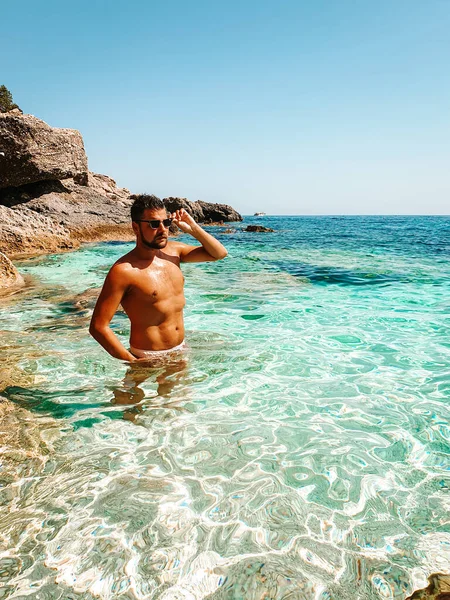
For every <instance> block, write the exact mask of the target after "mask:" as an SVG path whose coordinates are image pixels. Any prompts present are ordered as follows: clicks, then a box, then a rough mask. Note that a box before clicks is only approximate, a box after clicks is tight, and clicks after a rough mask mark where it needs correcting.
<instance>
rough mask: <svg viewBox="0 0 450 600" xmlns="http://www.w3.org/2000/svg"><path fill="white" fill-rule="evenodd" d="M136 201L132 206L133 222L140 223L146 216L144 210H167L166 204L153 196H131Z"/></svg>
mask: <svg viewBox="0 0 450 600" xmlns="http://www.w3.org/2000/svg"><path fill="white" fill-rule="evenodd" d="M130 197H131V199H132V200H134V202H133V204H132V206H131V220H132V221H139V219H141V218H142V215H143V214H144V210H146V209H147V208H150V209H152V210H160V209H161V208H162V209H163V210H165V209H166V207H165V206H164V202H163V201H162V200H161V199H160V198H158V197H157V196H154V195H153V194H135V195H133V196H130Z"/></svg>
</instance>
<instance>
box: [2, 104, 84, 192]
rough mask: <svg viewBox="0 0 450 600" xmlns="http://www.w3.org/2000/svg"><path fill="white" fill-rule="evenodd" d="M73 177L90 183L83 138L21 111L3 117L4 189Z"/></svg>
mask: <svg viewBox="0 0 450 600" xmlns="http://www.w3.org/2000/svg"><path fill="white" fill-rule="evenodd" d="M68 177H73V178H74V179H75V180H76V182H77V183H78V184H80V185H87V183H88V162H87V156H86V152H85V150H84V145H83V138H82V137H81V134H80V133H79V132H78V131H76V130H75V129H59V128H56V127H50V126H49V125H47V123H44V121H41V120H40V119H37V118H36V117H34V116H33V115H22V114H19V113H18V111H13V112H10V113H2V114H0V189H2V188H6V187H10V186H22V185H25V184H28V183H35V182H37V181H44V180H59V179H66V178H68Z"/></svg>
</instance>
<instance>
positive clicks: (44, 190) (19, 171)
mask: <svg viewBox="0 0 450 600" xmlns="http://www.w3.org/2000/svg"><path fill="white" fill-rule="evenodd" d="M132 203H133V196H132V195H131V194H130V192H129V190H127V189H126V188H121V187H118V186H117V185H116V182H115V181H114V180H113V179H111V178H110V177H108V176H106V175H99V174H97V173H92V172H90V171H89V169H88V159H87V156H86V152H85V150H84V144H83V138H82V136H81V134H80V133H79V132H78V131H76V130H74V129H60V128H55V127H50V126H49V125H47V123H44V121H41V120H40V119H37V118H36V117H34V116H32V115H23V114H21V113H20V111H18V110H13V111H10V112H8V113H3V114H0V251H1V252H4V253H5V254H7V255H9V256H10V257H19V256H27V255H35V254H46V253H54V252H63V251H68V250H75V249H76V248H78V247H79V245H80V243H82V242H94V241H102V240H121V241H129V240H132V239H134V234H133V231H132V228H131V223H130V207H131V204H132ZM164 203H165V205H166V207H167V210H168V211H170V212H173V211H175V210H177V209H179V208H185V209H186V210H187V211H188V212H190V213H191V214H192V216H193V217H194V218H195V219H196V220H197V221H198V222H200V223H210V222H217V221H242V217H241V215H240V214H239V213H238V212H236V211H235V210H234V209H233V208H232V207H231V206H228V205H225V204H210V203H208V202H202V201H200V200H198V201H196V202H192V201H189V200H187V199H186V198H174V197H169V198H165V199H164ZM8 269H9V266H8V268H6V266H5V264H4V263H3V262H2V263H1V266H0V272H1V273H3V276H2V277H1V278H0V287H7V283H8V282H13V281H14V278H12V277H11V276H10V274H9V271H8ZM18 281H19V280H18ZM14 285H17V282H16V283H14Z"/></svg>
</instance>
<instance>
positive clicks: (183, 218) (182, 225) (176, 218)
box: [170, 208, 198, 235]
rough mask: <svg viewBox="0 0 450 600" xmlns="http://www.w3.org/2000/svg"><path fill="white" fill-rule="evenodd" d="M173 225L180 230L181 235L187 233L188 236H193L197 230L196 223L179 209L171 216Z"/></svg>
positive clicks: (185, 212) (182, 209)
mask: <svg viewBox="0 0 450 600" xmlns="http://www.w3.org/2000/svg"><path fill="white" fill-rule="evenodd" d="M170 216H171V218H172V221H173V223H175V225H176V226H177V227H178V228H179V229H181V231H182V232H183V233H189V234H190V235H194V231H195V229H196V228H198V225H197V223H196V222H195V221H194V219H193V218H192V217H191V215H190V214H189V213H188V212H187V211H185V210H184V208H180V209H179V210H176V211H175V212H174V213H172V214H171V215H170Z"/></svg>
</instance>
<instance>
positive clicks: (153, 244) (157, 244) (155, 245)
mask: <svg viewBox="0 0 450 600" xmlns="http://www.w3.org/2000/svg"><path fill="white" fill-rule="evenodd" d="M141 242H142V243H143V244H144V246H146V247H147V248H150V249H151V250H162V248H165V247H166V246H167V238H161V239H160V240H159V242H157V241H156V240H154V241H153V242H147V240H146V239H145V238H144V236H142V235H141Z"/></svg>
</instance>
